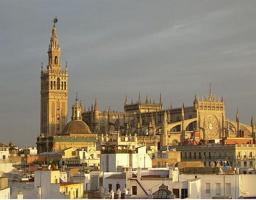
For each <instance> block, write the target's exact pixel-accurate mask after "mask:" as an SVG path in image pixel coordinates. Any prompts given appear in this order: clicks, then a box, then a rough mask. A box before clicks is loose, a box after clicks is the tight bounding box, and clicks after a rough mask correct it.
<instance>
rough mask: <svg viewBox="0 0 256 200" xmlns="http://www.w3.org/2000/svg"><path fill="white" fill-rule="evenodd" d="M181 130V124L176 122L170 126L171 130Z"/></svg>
mask: <svg viewBox="0 0 256 200" xmlns="http://www.w3.org/2000/svg"><path fill="white" fill-rule="evenodd" d="M180 131H181V124H177V125H176V126H174V127H172V128H171V132H180Z"/></svg>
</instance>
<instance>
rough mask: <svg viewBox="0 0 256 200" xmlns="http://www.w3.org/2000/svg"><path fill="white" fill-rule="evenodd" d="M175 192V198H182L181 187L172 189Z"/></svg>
mask: <svg viewBox="0 0 256 200" xmlns="http://www.w3.org/2000/svg"><path fill="white" fill-rule="evenodd" d="M172 192H173V194H174V195H175V198H180V190H179V189H175V188H174V189H172Z"/></svg>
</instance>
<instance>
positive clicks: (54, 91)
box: [40, 18, 68, 136]
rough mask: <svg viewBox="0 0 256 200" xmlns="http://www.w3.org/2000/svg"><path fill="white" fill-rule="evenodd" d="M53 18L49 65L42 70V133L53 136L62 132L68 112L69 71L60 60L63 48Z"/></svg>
mask: <svg viewBox="0 0 256 200" xmlns="http://www.w3.org/2000/svg"><path fill="white" fill-rule="evenodd" d="M56 23H57V18H55V19H54V20H53V26H52V34H51V39H50V44H49V50H48V65H47V68H46V69H43V68H42V70H41V127H40V129H41V134H43V135H44V136H53V135H57V134H60V133H62V130H63V128H64V126H65V124H66V121H67V114H68V72H67V69H66V68H67V66H66V68H65V69H64V68H62V66H61V62H60V56H61V49H60V45H59V39H58V35H57V29H56Z"/></svg>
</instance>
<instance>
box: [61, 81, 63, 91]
mask: <svg viewBox="0 0 256 200" xmlns="http://www.w3.org/2000/svg"><path fill="white" fill-rule="evenodd" d="M61 90H63V81H61Z"/></svg>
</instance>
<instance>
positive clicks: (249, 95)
mask: <svg viewBox="0 0 256 200" xmlns="http://www.w3.org/2000/svg"><path fill="white" fill-rule="evenodd" d="M255 8H256V1H254V0H251V1H249V0H243V1H236V0H215V1H211V0H209V1H207V0H204V1H203V0H186V1H185V0H152V1H151V0H129V1H127V0H126V1H125V0H80V1H79V0H77V1H68V0H66V1H64V0H44V1H38V0H1V1H0V142H2V143H8V142H10V141H12V142H13V143H16V144H18V145H22V146H26V145H35V143H36V137H37V136H38V135H39V132H40V68H41V63H42V62H43V63H44V65H46V64H47V50H48V45H49V40H50V31H51V27H52V20H53V18H54V17H55V16H57V17H58V23H57V30H58V35H59V39H60V45H61V49H62V56H61V61H62V64H63V65H64V64H65V62H67V63H68V71H69V75H70V82H69V91H70V92H69V108H70V107H71V105H72V103H73V102H74V100H75V94H76V92H77V93H78V95H79V98H80V99H81V100H82V102H83V103H84V105H85V106H86V107H87V108H88V107H90V105H91V103H93V102H94V99H95V98H96V97H97V98H98V101H99V104H100V108H101V109H103V110H104V109H106V108H107V107H108V106H110V107H111V109H113V110H120V111H122V110H123V102H124V98H125V96H128V99H129V100H131V99H133V100H134V101H135V100H136V99H137V97H138V94H139V92H140V93H141V96H142V97H143V98H145V97H146V96H148V97H150V98H152V99H155V100H156V101H157V100H158V99H159V94H160V93H161V94H162V96H163V101H164V105H165V107H169V105H170V104H172V106H173V107H179V106H181V105H182V103H184V104H185V106H186V105H187V106H190V105H192V104H193V99H194V96H195V95H198V96H207V95H208V92H209V84H210V83H211V84H212V90H213V93H214V94H215V95H216V96H223V97H224V100H225V106H226V114H227V117H228V118H230V119H234V118H235V114H236V110H237V108H238V109H239V113H240V119H241V121H242V122H245V123H249V122H250V118H251V116H252V115H253V116H255V117H256V107H255V100H256V90H255V86H256V79H255V77H256V76H255V75H256V70H255V67H256V23H255V19H256V12H255ZM69 112H70V109H69ZM69 115H70V114H69Z"/></svg>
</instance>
